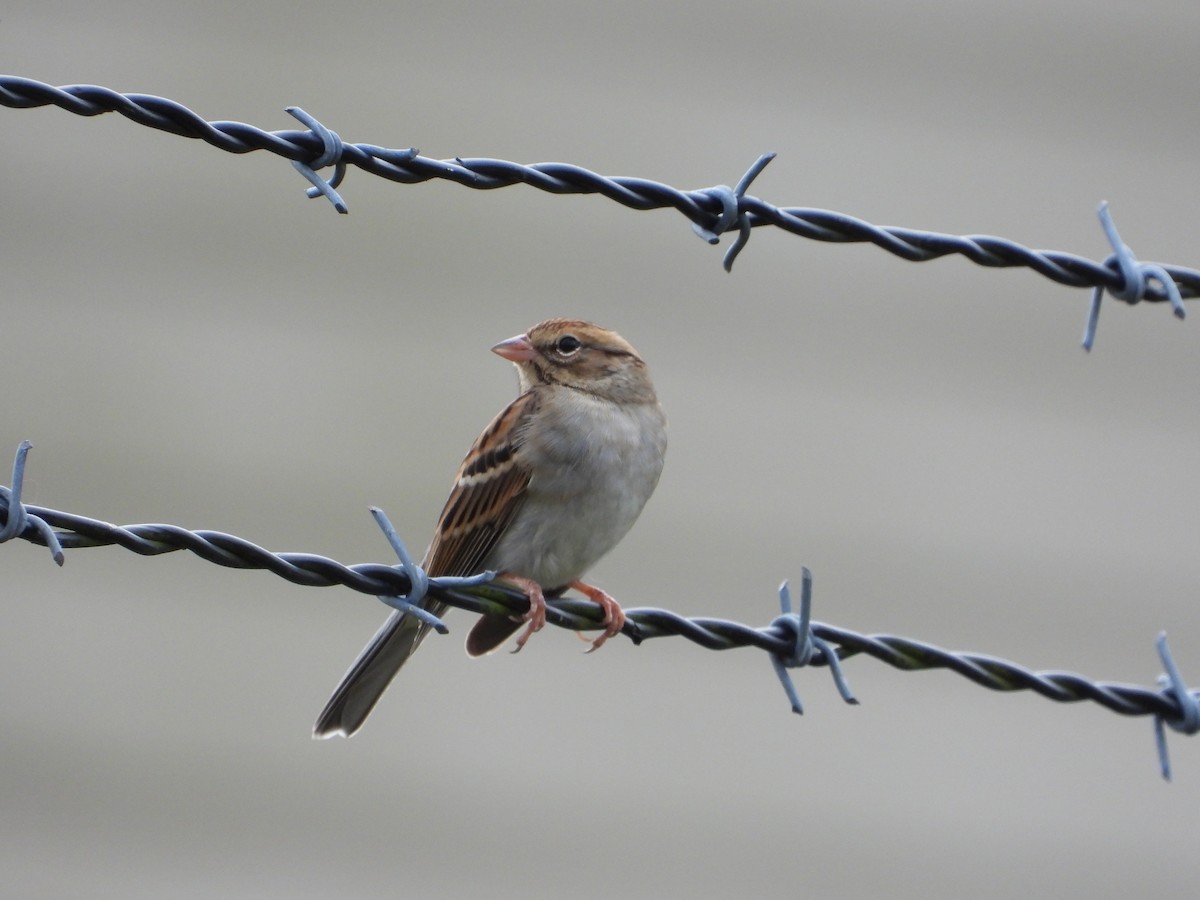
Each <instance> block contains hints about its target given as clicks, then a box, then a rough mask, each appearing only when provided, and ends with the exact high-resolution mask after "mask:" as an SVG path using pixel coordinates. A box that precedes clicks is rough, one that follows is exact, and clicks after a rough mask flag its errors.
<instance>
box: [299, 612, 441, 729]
mask: <svg viewBox="0 0 1200 900" xmlns="http://www.w3.org/2000/svg"><path fill="white" fill-rule="evenodd" d="M445 608H446V607H445V605H444V604H441V603H438V604H430V606H429V611H430V612H432V613H433V614H434V615H435V616H440V615H441V614H442V613H443V612H444V611H445ZM429 629H430V626H428V625H426V624H425V623H423V622H421V621H420V620H419V619H417V618H416V617H415V616H406V615H404V614H403V613H401V612H394V613H392V615H391V616H390V617H389V618H388V620H387V621H386V622H384V623H383V627H382V628H380V629H379V631H377V632H376V633H375V637H373V638H371V641H370V643H368V644H367V646H365V647H364V648H363V650H362V653H360V654H359V655H358V659H356V660H355V661H354V665H352V666H351V667H350V671H349V672H347V673H346V674H345V676H344V677H343V678H342V682H341V684H339V685H338V686H337V690H335V691H334V692H333V696H332V697H330V698H329V702H328V703H326V704H325V708H324V709H323V710H321V715H320V716H318V717H317V724H316V726H315V727H314V728H313V737H315V738H327V737H333V736H334V735H335V734H341V735H344V736H345V737H350V735H352V734H354V732H356V731H358V729H360V728H361V727H362V724H363V722H365V721H366V719H367V716H368V715H370V714H371V710H372V709H373V708H374V706H375V704H376V703H377V702H378V700H379V698H380V697H381V696H383V692H384V691H385V690H387V686H388V685H389V684H391V682H392V679H393V678H395V677H396V673H397V672H399V671H400V667H401V666H402V665H404V663H405V661H406V660H407V659H408V658H409V657H410V656H412V654H413V652H414V651H415V650H416V649H417V647H418V646H419V645H420V643H421V641H422V640H423V639H424V638H425V635H426V634H427V633H428V632H429Z"/></svg>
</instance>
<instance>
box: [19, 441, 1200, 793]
mask: <svg viewBox="0 0 1200 900" xmlns="http://www.w3.org/2000/svg"><path fill="white" fill-rule="evenodd" d="M27 449H28V448H27V447H26V448H25V450H27ZM21 461H22V463H23V455H21ZM14 474H16V473H14ZM17 486H18V484H17V483H14V488H16V487H17ZM13 493H14V492H13V491H10V490H9V489H8V488H2V487H0V538H2V537H3V535H4V534H6V533H8V531H9V529H8V527H7V526H8V522H9V521H10V515H9V509H10V503H11V500H12V496H13ZM18 521H20V522H23V523H24V524H23V525H22V526H21V528H20V530H19V531H18V532H17V533H16V534H12V535H11V536H12V537H19V538H21V539H23V540H27V541H30V542H32V543H35V544H40V545H43V546H53V545H55V544H57V545H58V546H59V547H61V548H62V549H67V550H69V549H76V548H81V547H100V546H109V545H116V546H119V547H124V548H125V549H127V550H131V551H133V552H134V553H138V554H140V555H143V556H155V555H158V554H162V553H171V552H174V551H177V550H188V551H190V552H192V553H194V554H195V555H197V556H199V557H200V558H201V559H205V560H207V561H209V562H212V563H216V564H217V565H222V566H229V567H231V568H237V569H265V570H267V571H269V572H273V573H274V574H276V575H278V576H279V577H281V578H284V579H287V580H288V581H290V582H292V583H294V584H301V585H307V586H310V587H328V586H333V585H342V586H344V587H348V588H351V589H353V590H356V591H360V592H362V593H366V594H371V595H373V596H376V597H380V598H381V599H382V598H384V597H392V598H394V597H407V596H409V595H411V594H412V593H413V591H414V589H415V587H416V586H415V580H414V578H413V577H412V575H411V574H410V572H411V567H412V566H413V565H414V564H413V563H412V562H411V560H409V561H408V562H407V563H403V562H402V564H401V565H399V566H395V565H384V564H380V563H359V564H356V565H343V564H342V563H340V562H337V561H336V560H333V559H329V558H328V557H324V556H319V555H317V554H312V553H272V552H270V551H269V550H265V549H264V548H262V547H260V546H258V545H257V544H253V543H251V542H250V541H247V540H245V539H243V538H240V537H235V536H234V535H230V534H225V533H223V532H219V531H191V530H188V529H186V528H181V527H179V526H177V525H165V524H145V525H113V524H111V523H109V522H103V521H100V520H98V519H91V518H87V517H86V516H79V515H75V514H72V513H66V512H61V511H59V510H54V509H47V508H45V507H40V506H28V505H19V508H18ZM51 529H53V531H52V532H51ZM385 531H386V529H385ZM422 575H423V573H422ZM489 577H490V573H489V575H487V576H482V579H483V580H482V581H480V582H479V583H464V580H463V579H450V580H445V579H439V578H429V579H428V584H427V586H426V588H425V590H426V594H427V595H428V596H430V597H433V598H435V599H437V600H439V601H442V602H444V603H446V604H449V605H450V606H455V607H458V608H459V609H465V610H468V611H470V612H475V613H492V614H512V615H520V614H522V613H524V612H526V611H527V610H528V608H529V601H528V598H527V597H526V596H525V594H524V593H522V592H521V591H520V590H518V589H516V588H515V587H512V586H510V585H507V584H504V583H503V582H499V581H497V582H491V581H488V580H487V579H488V578H489ZM466 581H468V582H476V581H479V580H478V579H467V580H466ZM384 602H388V601H387V600H385V601H384ZM390 605H394V604H390ZM547 605H548V608H547V611H546V614H547V615H546V620H547V621H548V622H549V623H550V624H552V625H557V626H559V627H562V628H569V629H573V630H589V629H591V630H594V629H598V628H600V627H601V617H602V613H601V612H600V610H599V609H598V608H597V607H596V605H595V604H593V603H591V602H590V601H587V600H576V599H572V598H559V599H557V600H548V601H547ZM789 609H790V603H789V602H785V611H789ZM625 615H626V623H625V627H624V629H623V630H622V633H623V634H625V635H626V636H627V637H628V638H630V639H631V640H632V641H633V642H634V643H635V644H641V643H642V642H643V641H646V640H650V639H652V638H661V637H669V636H679V637H683V638H686V639H687V640H689V641H692V642H693V643H695V644H698V645H700V646H701V647H704V648H706V649H709V650H731V649H734V648H736V647H757V648H759V649H761V650H765V651H767V652H768V653H769V654H771V656H772V657H773V659H774V660H782V661H785V664H787V662H788V661H791V660H793V659H795V657H796V652H797V650H796V647H797V639H798V636H797V630H796V628H795V627H794V626H793V625H791V624H789V623H788V622H787V621H784V620H785V619H786V618H787V616H780V617H779V618H777V619H776V620H775V621H774V622H772V623H771V624H770V625H767V626H765V627H762V628H753V627H751V626H749V625H743V624H741V623H739V622H732V621H729V620H726V619H712V618H690V619H689V618H685V617H683V616H680V615H677V614H676V613H673V612H670V611H668V610H665V609H657V608H653V607H639V608H634V609H626V610H625ZM809 628H810V629H811V637H812V639H813V643H814V647H813V650H812V652H811V655H810V656H809V658H808V659H807V660H805V662H806V663H807V664H808V665H816V666H824V665H830V662H831V661H832V660H833V659H834V656H831V655H830V648H833V653H834V654H835V655H836V659H837V660H839V661H843V660H847V659H850V658H851V657H853V656H857V655H859V654H863V655H866V656H870V657H872V658H874V659H877V660H879V661H880V662H883V663H885V664H887V665H889V666H892V667H893V668H896V669H900V670H902V671H909V672H911V671H919V670H927V669H948V670H949V671H951V672H955V673H957V674H959V675H961V676H963V677H964V678H968V679H970V680H971V681H973V682H975V683H976V684H978V685H981V686H983V687H986V688H990V689H991V690H995V691H1022V690H1029V691H1033V692H1034V693H1037V694H1040V695H1041V696H1043V697H1046V698H1047V699H1050V700H1054V701H1057V702H1059V703H1076V702H1080V701H1085V700H1086V701H1091V702H1093V703H1097V704H1099V705H1100V706H1103V707H1105V708H1107V709H1110V710H1112V711H1113V712H1116V713H1120V714H1122V715H1127V716H1147V715H1148V716H1153V717H1155V722H1156V728H1157V732H1158V735H1159V753H1160V759H1161V765H1162V768H1163V773H1164V777H1169V774H1170V768H1169V765H1168V762H1167V759H1166V743H1165V740H1163V739H1162V725H1163V724H1164V723H1165V724H1166V725H1168V726H1170V727H1172V728H1173V729H1176V730H1179V731H1183V732H1186V733H1194V732H1195V731H1196V730H1200V717H1198V715H1197V711H1196V698H1197V695H1196V692H1194V691H1190V690H1188V689H1186V688H1184V687H1183V686H1182V680H1181V679H1180V678H1179V676H1178V671H1177V670H1175V671H1174V673H1173V679H1174V680H1173V682H1172V681H1171V680H1170V679H1169V680H1168V681H1167V682H1164V684H1163V687H1162V689H1161V690H1153V689H1151V688H1144V687H1140V686H1137V685H1129V684H1117V683H1112V682H1093V681H1089V680H1088V679H1086V678H1084V677H1083V676H1081V675H1076V674H1074V673H1071V672H1034V671H1031V670H1029V669H1026V668H1024V667H1022V666H1019V665H1017V664H1016V663H1013V662H1009V661H1007V660H1003V659H998V658H996V657H991V656H985V655H982V654H977V653H956V652H951V651H948V650H944V649H942V648H941V647H937V646H934V645H932V644H927V643H924V642H921V641H917V640H914V639H911V638H905V637H897V636H895V635H887V634H874V635H864V634H859V633H857V632H854V631H850V630H848V629H844V628H838V627H837V626H834V625H827V624H824V623H821V622H811V623H809ZM1165 650H1166V645H1165V641H1163V642H1162V644H1161V646H1160V653H1162V652H1165ZM1163 659H1164V665H1165V666H1166V667H1167V668H1168V670H1169V671H1170V670H1172V669H1174V664H1173V663H1169V662H1168V660H1169V656H1164V657H1163ZM786 686H787V685H786V684H785V687H786ZM841 689H842V687H841V685H839V690H841ZM789 697H790V698H791V699H792V701H793V707H795V705H797V703H796V698H795V696H794V692H793V691H789ZM843 698H844V699H847V701H848V702H854V701H853V698H852V697H849V696H848V690H843ZM1180 698H1182V700H1181V699H1180Z"/></svg>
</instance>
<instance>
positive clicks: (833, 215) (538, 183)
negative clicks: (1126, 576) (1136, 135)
mask: <svg viewBox="0 0 1200 900" xmlns="http://www.w3.org/2000/svg"><path fill="white" fill-rule="evenodd" d="M50 105H53V106H57V107H59V108H61V109H64V110H67V111H68V112H72V113H75V114H76V115H80V116H96V115H100V114H102V113H106V112H116V113H120V114H121V115H122V116H125V117H126V118H128V119H131V120H133V121H135V122H138V123H139V124H141V125H145V126H147V127H149V128H156V129H158V130H160V131H167V132H170V133H171V134H176V135H181V136H183V137H190V138H197V139H200V140H203V141H205V142H207V143H209V144H212V145H213V146H214V147H219V148H220V149H222V150H225V151H227V152H229V153H250V152H253V151H255V150H266V151H268V152H270V153H275V154H277V155H279V156H283V157H285V158H287V159H289V160H291V161H292V164H293V165H294V166H295V167H296V169H297V171H299V172H300V173H301V174H302V175H303V176H304V177H305V179H307V180H308V181H309V182H310V183H311V184H312V187H310V188H309V189H308V195H309V196H310V197H317V196H324V197H326V198H327V199H329V201H330V202H331V203H332V204H333V205H334V207H335V208H336V209H337V210H338V212H340V213H345V212H347V211H348V207H347V206H346V203H345V201H344V200H343V199H342V197H341V195H340V194H338V192H337V190H336V189H337V187H338V185H339V184H340V183H341V181H342V178H343V177H344V175H345V173H346V168H347V166H355V167H356V168H359V169H362V170H363V171H366V172H370V173H371V174H374V175H378V176H380V177H382V178H387V179H389V180H391V181H397V182H401V183H403V184H416V183H419V182H424V181H430V180H432V179H442V180H446V181H452V182H455V183H456V184H460V185H463V186H464V187H470V188H475V189H477V190H494V189H496V188H502V187H510V186H512V185H516V184H525V185H528V186H530V187H534V188H537V189H538V190H542V191H547V192H549V193H552V194H601V195H603V196H605V197H607V198H609V199H610V200H614V201H616V202H617V203H620V204H622V205H624V206H627V207H630V208H631V209H637V210H651V209H664V208H671V209H675V210H677V211H678V212H680V213H682V214H683V215H684V216H686V217H687V218H688V219H689V220H690V221H691V223H692V227H693V229H694V230H695V232H696V233H697V234H698V235H700V236H701V237H702V238H704V239H705V240H706V241H708V242H709V243H712V244H716V243H718V242H719V240H720V236H721V235H722V234H725V233H726V232H729V231H736V232H737V237H736V239H735V240H734V242H733V244H732V245H731V246H730V248H729V250H728V251H727V252H726V254H725V259H724V265H725V268H726V270H731V269H732V267H733V262H734V260H735V259H736V258H737V255H738V254H739V253H740V252H741V250H742V248H743V247H745V245H746V242H747V241H748V240H749V238H750V233H751V230H752V229H754V228H757V227H760V226H764V225H774V226H775V227H777V228H780V229H782V230H784V231H786V232H788V233H790V234H795V235H799V236H800V237H805V238H808V239H810V240H816V241H828V242H835V243H871V244H874V245H875V246H877V247H879V248H881V249H883V250H886V251H888V252H889V253H892V254H894V255H896V256H899V257H900V258H901V259H906V260H909V261H910V262H926V261H929V260H933V259H938V258H940V257H943V256H948V255H951V254H959V255H961V256H965V257H966V258H967V259H969V260H970V261H971V262H974V263H976V264H978V265H981V266H987V267H991V268H1008V267H1026V268H1030V269H1033V270H1034V271H1035V272H1038V273H1039V274H1041V275H1043V276H1045V277H1046V278H1049V279H1051V280H1053V281H1055V282H1058V283H1059V284H1064V285H1067V286H1068V287H1090V288H1092V289H1093V290H1092V299H1091V302H1090V304H1089V306H1088V314H1087V320H1086V325H1085V328H1084V337H1083V346H1084V348H1085V349H1088V350H1090V349H1091V348H1092V346H1093V344H1094V342H1095V337H1096V325H1097V322H1098V317H1099V313H1100V301H1101V298H1102V297H1103V295H1104V294H1105V292H1107V293H1110V294H1112V295H1113V296H1114V297H1116V298H1118V299H1121V300H1124V301H1125V302H1126V303H1130V304H1134V303H1138V302H1140V301H1142V300H1147V301H1150V302H1167V303H1170V305H1171V307H1172V309H1173V311H1174V313H1175V315H1176V316H1177V317H1179V318H1183V317H1184V314H1185V310H1184V304H1183V299H1184V298H1193V297H1197V296H1200V270H1198V269H1194V268H1187V267H1183V266H1176V265H1166V264H1161V263H1143V262H1139V261H1138V260H1137V259H1136V258H1135V257H1134V255H1133V252H1132V251H1131V250H1130V249H1129V247H1128V246H1127V245H1125V244H1124V243H1123V242H1122V241H1121V240H1120V238H1119V236H1118V235H1117V232H1116V228H1115V226H1114V225H1113V224H1112V219H1111V216H1109V214H1108V213H1107V211H1106V209H1105V206H1104V204H1101V208H1100V217H1101V224H1102V225H1103V226H1104V231H1105V235H1106V237H1107V238H1108V240H1109V243H1110V245H1111V246H1112V248H1113V252H1112V254H1111V255H1109V256H1108V257H1107V258H1106V259H1104V260H1102V261H1100V262H1095V261H1093V260H1090V259H1087V258H1086V257H1082V256H1077V255H1075V254H1072V253H1064V252H1061V251H1055V250H1032V249H1030V248H1028V247H1025V246H1023V245H1022V244H1019V243H1016V242H1015V241H1011V240H1008V239H1006V238H1001V237H996V236H993V235H950V234H940V233H937V232H931V231H921V230H917V229H913V228H896V227H881V226H877V225H872V224H870V223H869V222H865V221H863V220H862V219H858V218H855V217H853V216H848V215H845V214H843V213H838V212H832V211H830V210H823V209H811V208H806V207H780V206H776V205H774V204H772V203H768V202H767V201H765V200H762V199H760V198H758V197H754V196H751V195H749V194H747V193H746V191H747V189H748V188H749V186H750V183H751V182H752V181H753V180H754V178H755V177H756V176H757V175H758V174H759V173H760V172H761V171H762V169H763V168H764V167H765V166H766V164H767V163H768V162H770V161H771V159H772V158H773V157H774V154H773V153H768V154H764V155H763V156H761V157H760V158H759V159H758V161H757V162H755V164H754V165H753V166H751V167H750V169H749V170H748V171H747V172H746V174H745V175H744V176H743V177H742V178H741V180H740V181H739V182H738V183H737V185H736V186H735V187H732V188H731V187H729V186H728V185H716V186H714V187H708V188H701V189H698V190H691V191H683V190H679V189H677V188H673V187H671V186H669V185H666V184H662V183H660V182H657V181H651V180H649V179H644V178H622V177H606V176H603V175H599V174H597V173H595V172H592V171H589V170H588V169H584V168H581V167H580V166H575V165H570V164H567V163H536V164H532V165H523V164H521V163H515V162H509V161H507V160H501V159H488V158H471V159H464V158H462V157H454V158H453V159H431V158H427V157H424V156H421V155H420V154H419V153H418V152H417V150H415V149H413V148H408V149H402V150H395V149H387V148H385V147H380V146H376V145H374V144H363V143H345V142H344V141H342V139H341V138H340V137H338V135H337V134H336V133H335V132H333V131H331V130H329V129H328V128H326V127H325V126H324V125H322V124H321V123H320V122H319V121H317V120H316V119H315V118H314V117H312V116H310V115H309V114H308V113H306V112H304V111H303V110H302V109H300V108H298V107H288V108H287V111H288V112H289V113H290V114H291V115H293V116H295V117H296V118H297V119H298V120H299V121H300V122H302V123H303V124H304V125H305V126H306V128H307V130H305V131H263V130H262V129H259V128H255V127H254V126H252V125H247V124H244V123H241V122H229V121H213V122H209V121H206V120H205V119H203V118H201V117H200V116H198V115H197V114H196V113H194V112H192V111H191V110H189V109H188V108H186V107H184V106H182V105H180V104H179V103H176V102H175V101H173V100H167V99H165V98H163V97H155V96H153V95H150V94H121V93H118V92H116V91H113V90H110V89H109V88H104V87H98V86H96V85H85V84H74V85H65V86H62V87H54V86H53V85H49V84H45V83H43V82H40V81H35V80H33V79H30V78H21V77H17V76H12V75H0V106H8V107H13V108H16V109H28V108H32V107H39V106H50ZM327 166H333V167H334V174H333V177H332V178H330V179H328V180H326V179H323V178H321V177H320V176H319V175H318V174H317V173H316V170H317V169H320V168H324V167H327Z"/></svg>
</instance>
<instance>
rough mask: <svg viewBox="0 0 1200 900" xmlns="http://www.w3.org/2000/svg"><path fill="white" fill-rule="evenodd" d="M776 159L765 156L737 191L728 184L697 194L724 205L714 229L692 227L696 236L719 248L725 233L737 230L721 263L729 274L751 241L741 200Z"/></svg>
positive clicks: (699, 226) (737, 187)
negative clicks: (735, 236) (735, 261)
mask: <svg viewBox="0 0 1200 900" xmlns="http://www.w3.org/2000/svg"><path fill="white" fill-rule="evenodd" d="M774 158H775V153H773V152H772V153H764V154H763V155H762V156H760V157H759V158H758V159H757V160H755V162H754V165H752V166H751V167H750V168H749V169H747V170H746V174H745V175H743V176H742V177H741V178H740V179H739V180H738V183H737V186H736V187H732V188H731V187H729V185H727V184H719V185H717V186H716V187H711V188H704V189H703V190H700V191H697V193H699V194H703V195H705V196H707V197H711V198H713V199H714V200H717V201H718V202H720V204H721V212H720V213H719V214H718V215H717V220H716V221H715V222H714V223H713V224H712V227H710V228H706V227H705V226H703V225H701V224H699V223H698V222H693V223H692V231H694V232H696V234H698V235H699V236H700V237H701V238H703V239H704V240H706V241H708V243H710V244H716V243H717V242H718V241H720V239H721V235H722V234H724V233H725V232H726V231H729V230H731V229H732V228H733V227H734V226H735V225H736V226H737V230H738V236H737V238H735V239H734V242H733V244H732V245H731V246H730V247H729V249H728V250H727V251H725V258H724V260H722V263H721V264H722V265H723V266H724V268H725V271H726V272H732V271H733V262H734V260H735V259H737V257H738V254H739V253H741V252H742V248H743V247H745V246H746V242H747V241H749V240H750V220H749V219H748V218H747V217H746V213H745V210H743V209H742V198H743V197H744V196H745V195H746V190H747V189H748V188H749V187H750V184H751V183H752V182H753V181H754V179H755V178H757V177H758V175H759V173H760V172H762V170H763V169H765V168H766V167H767V163H769V162H770V161H771V160H773V159H774Z"/></svg>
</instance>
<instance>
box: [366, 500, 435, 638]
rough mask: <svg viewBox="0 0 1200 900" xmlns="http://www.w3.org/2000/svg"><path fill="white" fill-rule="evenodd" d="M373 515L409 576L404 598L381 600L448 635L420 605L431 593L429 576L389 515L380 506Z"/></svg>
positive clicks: (383, 597) (384, 598)
mask: <svg viewBox="0 0 1200 900" xmlns="http://www.w3.org/2000/svg"><path fill="white" fill-rule="evenodd" d="M371 515H372V516H373V517H374V518H375V523H376V524H377V525H378V526H379V527H380V529H381V530H382V531H383V534H384V537H386V538H387V540H388V543H389V544H391V545H392V550H394V551H395V553H396V556H398V557H399V558H400V570H401V571H402V572H403V573H404V574H405V576H407V578H408V585H409V587H408V593H407V594H404V595H403V596H400V595H394V596H386V595H379V599H380V600H381V601H383V602H384V603H386V604H387V605H388V606H390V607H392V608H393V609H398V610H400V611H401V612H403V613H410V614H412V615H414V616H416V617H417V618H418V619H420V620H421V621H422V622H424V623H426V624H427V625H432V626H433V627H434V628H435V629H436V630H437V632H438V634H448V633H449V632H450V629H449V628H447V627H446V624H445V623H444V622H443V621H442V620H441V619H439V618H438V617H437V616H435V615H434V614H433V613H431V612H429V610H427V609H424V608H423V607H422V606H421V605H420V603H421V601H422V600H424V599H425V595H426V594H427V593H429V576H428V575H426V574H425V570H424V569H422V568H421V567H420V566H418V565H417V564H416V563H415V562H413V560H412V557H411V556H409V555H408V548H407V547H405V546H404V541H402V540H400V535H399V534H397V533H396V529H395V527H394V526H393V525H392V522H391V520H390V519H389V518H388V517H387V513H385V512H384V511H383V510H382V509H380V508H379V507H378V506H372V507H371Z"/></svg>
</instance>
